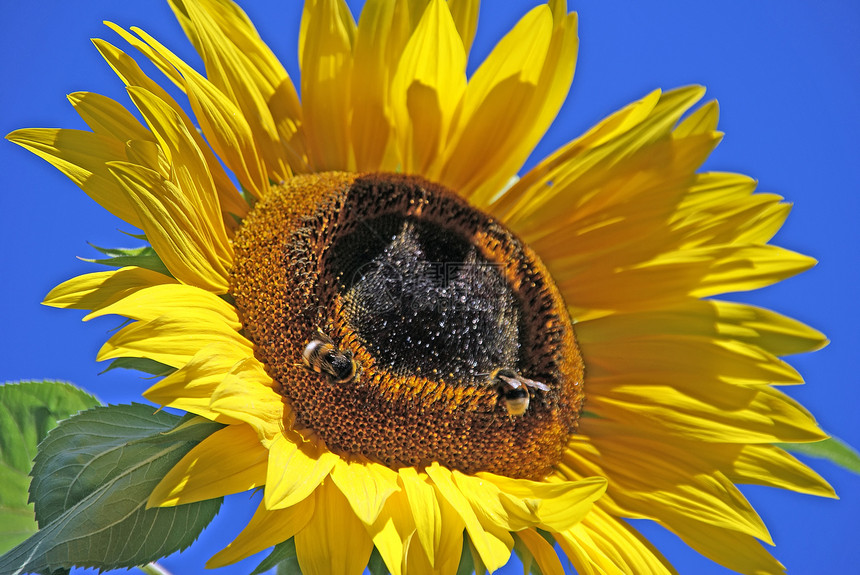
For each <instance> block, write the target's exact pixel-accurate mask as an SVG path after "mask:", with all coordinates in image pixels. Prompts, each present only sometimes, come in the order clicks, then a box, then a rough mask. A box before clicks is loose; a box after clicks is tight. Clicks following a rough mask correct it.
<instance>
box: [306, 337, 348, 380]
mask: <svg viewBox="0 0 860 575" xmlns="http://www.w3.org/2000/svg"><path fill="white" fill-rule="evenodd" d="M302 363H303V364H304V366H305V367H306V368H308V369H309V370H311V371H314V372H316V373H320V374H325V375H327V376H328V377H329V380H330V381H333V382H334V383H349V382H350V381H358V372H359V367H358V363H356V361H355V360H354V359H353V358H352V351H350V350H345V351H344V350H341V349H340V348H338V347H337V345H335V343H334V341H333V340H332V339H331V338H330V337H329V336H328V335H326V334H325V333H323V331H322V330H321V329H319V328H317V338H316V339H313V340H311V341H310V342H308V344H307V345H306V346H305V349H304V351H303V352H302Z"/></svg>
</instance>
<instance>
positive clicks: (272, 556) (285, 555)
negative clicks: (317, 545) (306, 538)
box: [251, 537, 302, 575]
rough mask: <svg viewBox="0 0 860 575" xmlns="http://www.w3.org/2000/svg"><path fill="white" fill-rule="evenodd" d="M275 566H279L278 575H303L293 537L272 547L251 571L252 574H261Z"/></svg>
mask: <svg viewBox="0 0 860 575" xmlns="http://www.w3.org/2000/svg"><path fill="white" fill-rule="evenodd" d="M275 567H277V568H278V570H277V571H276V573H277V574H278V575H302V570H301V569H300V568H299V558H298V555H297V554H296V542H295V540H294V539H293V538H292V537H290V538H289V539H287V540H286V541H284V542H283V543H278V544H277V545H275V546H274V547H272V552H271V553H269V554H268V555H267V556H266V558H265V559H263V560H262V561H261V562H260V564H259V565H257V567H256V568H255V569H254V570H253V571H251V575H260V574H261V573H265V572H266V571H268V570H270V569H272V568H275Z"/></svg>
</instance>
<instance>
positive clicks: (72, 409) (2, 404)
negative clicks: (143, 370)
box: [0, 381, 99, 553]
mask: <svg viewBox="0 0 860 575" xmlns="http://www.w3.org/2000/svg"><path fill="white" fill-rule="evenodd" d="M98 404H99V400H98V399H96V398H95V397H93V396H92V395H90V394H89V393H87V392H85V391H83V390H81V389H79V388H77V387H75V386H74V385H72V384H70V383H65V382H61V381H22V382H19V383H6V384H4V385H2V386H0V553H3V552H5V551H8V550H9V549H11V548H12V547H14V546H15V545H17V544H18V543H20V542H21V541H24V540H25V539H26V538H27V537H29V536H30V535H31V534H33V533H35V532H36V530H37V529H38V524H37V523H36V519H35V514H34V512H33V506H32V505H31V504H30V503H29V499H28V494H29V486H30V476H29V472H30V467H31V466H32V461H33V457H35V456H36V449H37V446H38V445H39V442H41V441H42V440H43V439H44V438H45V436H46V435H47V434H48V432H49V431H50V430H51V429H53V428H54V427H56V426H57V421H58V420H61V419H65V418H66V417H69V416H70V415H73V414H75V413H77V412H78V411H81V410H83V409H89V408H90V407H93V406H96V405H98Z"/></svg>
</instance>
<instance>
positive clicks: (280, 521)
mask: <svg viewBox="0 0 860 575" xmlns="http://www.w3.org/2000/svg"><path fill="white" fill-rule="evenodd" d="M315 507H316V498H315V497H313V496H311V497H308V498H307V499H304V500H302V501H299V502H297V503H296V504H295V505H293V506H292V507H288V508H287V509H277V510H275V511H271V510H269V509H266V506H265V505H264V504H263V503H262V502H260V505H259V506H258V507H257V511H256V513H254V516H253V517H252V518H251V521H249V522H248V525H247V526H246V527H245V529H244V530H243V531H242V532H241V533H240V534H239V536H238V537H236V539H234V540H233V542H232V543H230V544H229V545H228V546H227V547H225V548H224V549H222V550H221V551H219V552H218V553H216V554H215V555H214V556H213V557H212V558H211V559H209V561H207V562H206V568H207V569H214V568H216V567H223V566H225V565H230V564H231V563H235V562H237V561H241V560H242V559H244V558H245V557H249V556H250V555H253V554H254V553H259V552H260V551H262V550H263V549H267V548H269V547H272V546H274V545H277V544H278V543H283V542H284V541H286V540H287V539H289V538H290V537H293V536H294V535H295V534H296V533H298V532H299V531H301V530H302V529H304V528H305V526H306V525H307V524H308V522H309V521H310V519H311V517H312V516H313V514H314V512H315Z"/></svg>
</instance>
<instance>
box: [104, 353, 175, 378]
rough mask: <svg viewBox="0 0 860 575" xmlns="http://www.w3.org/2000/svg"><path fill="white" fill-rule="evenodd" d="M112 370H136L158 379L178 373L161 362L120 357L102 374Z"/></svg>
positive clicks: (144, 358)
mask: <svg viewBox="0 0 860 575" xmlns="http://www.w3.org/2000/svg"><path fill="white" fill-rule="evenodd" d="M112 369H135V370H137V371H142V372H143V373H148V374H150V375H155V376H158V377H163V376H165V375H170V374H171V373H173V372H174V371H176V368H175V367H171V366H169V365H165V364H163V363H161V362H160V361H155V360H154V359H149V358H148V357H120V358H118V359H115V360H113V361H112V362H110V365H109V366H107V369H105V370H104V371H103V372H102V373H107V372H108V371H110V370H112Z"/></svg>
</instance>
